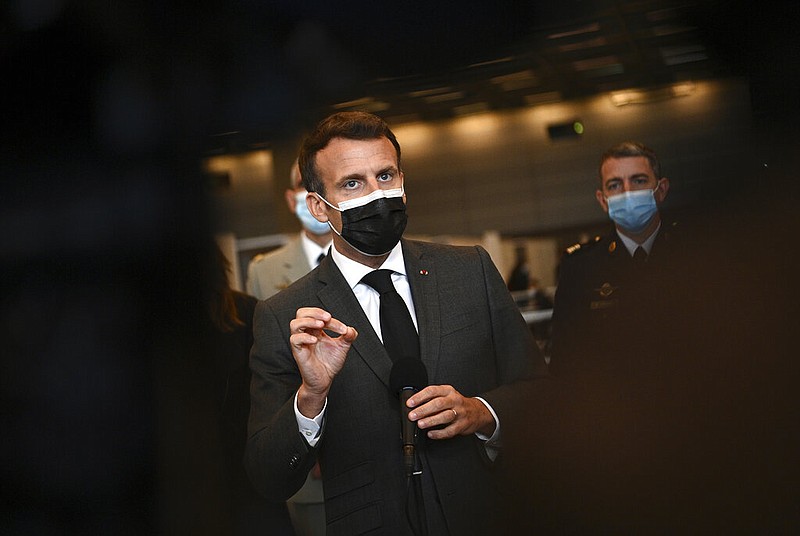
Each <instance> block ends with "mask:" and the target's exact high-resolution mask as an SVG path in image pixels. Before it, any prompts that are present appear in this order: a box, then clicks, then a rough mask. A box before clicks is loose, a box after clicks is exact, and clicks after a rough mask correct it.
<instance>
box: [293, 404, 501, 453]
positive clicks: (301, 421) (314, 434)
mask: <svg viewBox="0 0 800 536" xmlns="http://www.w3.org/2000/svg"><path fill="white" fill-rule="evenodd" d="M327 407H328V399H327V398H326V399H325V405H324V406H322V411H320V412H319V415H317V416H316V417H314V418H313V419H309V418H308V417H306V416H305V415H303V414H302V413H300V410H299V409H297V393H295V394H294V416H295V419H297V427H298V428H299V429H300V434H301V435H302V436H303V437H304V438H305V439H306V443H308V444H309V446H312V447H315V446H317V441H319V438H320V431H321V430H322V420H323V418H324V417H325V409H326V408H327ZM496 419H497V417H495V420H496Z"/></svg>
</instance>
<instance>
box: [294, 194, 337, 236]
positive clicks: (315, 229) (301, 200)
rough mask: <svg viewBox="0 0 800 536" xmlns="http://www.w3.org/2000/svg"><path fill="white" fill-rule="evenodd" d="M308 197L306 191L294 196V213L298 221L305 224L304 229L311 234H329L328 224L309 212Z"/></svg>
mask: <svg viewBox="0 0 800 536" xmlns="http://www.w3.org/2000/svg"><path fill="white" fill-rule="evenodd" d="M306 195H307V192H306V191H305V190H303V191H301V192H297V193H296V194H294V200H295V206H294V213H295V214H296V215H297V219H299V220H300V223H302V224H303V227H305V229H306V230H307V231H308V232H309V233H311V234H315V235H324V234H327V233H328V231H330V227H328V223H327V222H324V221H318V220H317V219H316V218H315V217H314V216H312V215H311V212H309V210H308V205H307V204H306Z"/></svg>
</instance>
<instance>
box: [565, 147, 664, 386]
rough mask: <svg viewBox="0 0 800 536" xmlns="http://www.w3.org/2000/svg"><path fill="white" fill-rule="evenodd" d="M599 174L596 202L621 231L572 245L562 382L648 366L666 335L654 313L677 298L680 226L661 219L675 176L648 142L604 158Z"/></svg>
mask: <svg viewBox="0 0 800 536" xmlns="http://www.w3.org/2000/svg"><path fill="white" fill-rule="evenodd" d="M599 175H600V185H599V188H598V189H597V191H596V193H595V197H596V199H597V202H598V203H599V205H600V207H601V208H602V209H603V210H604V211H605V212H606V213H607V214H608V216H609V217H610V218H611V220H612V221H613V222H614V230H613V231H612V232H611V233H609V234H608V235H607V236H605V237H602V238H601V237H596V238H595V239H594V240H592V241H590V242H589V243H587V244H581V245H575V246H572V247H570V248H568V249H567V251H566V253H565V255H564V257H563V259H562V262H561V266H560V270H559V282H558V288H557V292H556V299H555V309H554V312H553V340H552V349H551V363H550V365H551V372H553V373H555V374H557V375H559V376H562V377H563V376H567V377H569V376H570V375H571V374H573V373H576V374H581V375H586V374H591V375H594V374H598V373H601V372H602V373H614V374H620V373H621V374H628V373H631V372H634V371H636V370H638V369H639V368H640V367H642V366H646V365H647V363H646V360H645V359H643V352H644V353H647V350H648V349H652V347H653V344H654V342H655V341H656V340H658V338H659V336H660V334H661V333H663V326H661V325H659V324H658V323H657V322H655V316H654V315H658V314H659V313H660V312H661V311H663V310H664V308H665V302H664V300H665V299H666V298H668V294H669V293H674V292H673V291H674V289H670V288H669V285H668V284H667V281H665V280H664V279H663V278H664V277H668V276H669V274H670V272H669V271H667V270H666V269H665V268H666V264H667V263H669V262H671V261H672V260H673V259H674V254H675V251H674V238H673V235H674V231H675V226H674V224H667V223H666V222H662V219H661V213H660V211H659V208H660V206H661V204H662V203H663V202H664V200H665V199H666V197H667V193H668V192H669V179H667V178H666V177H664V176H662V174H661V166H660V163H659V161H658V158H657V157H656V154H655V153H654V152H653V151H652V150H651V149H649V148H648V147H646V146H644V145H642V144H641V143H636V142H624V143H621V144H619V145H616V146H614V147H612V148H611V149H609V150H608V151H607V152H606V153H605V154H604V155H603V156H602V158H601V161H600V170H599ZM664 291H668V292H664ZM603 371H604V372H603Z"/></svg>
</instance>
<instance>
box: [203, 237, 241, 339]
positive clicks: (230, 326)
mask: <svg viewBox="0 0 800 536" xmlns="http://www.w3.org/2000/svg"><path fill="white" fill-rule="evenodd" d="M214 249H215V251H214V259H213V261H212V262H211V265H210V268H211V270H210V274H209V275H210V277H209V281H208V283H209V284H210V288H209V299H208V314H209V316H210V317H211V323H212V324H214V326H215V327H216V328H217V329H218V330H220V331H221V332H223V333H230V332H232V331H233V330H234V329H236V328H237V327H241V326H244V325H245V323H244V322H242V320H241V319H240V318H239V313H238V312H237V310H236V302H235V301H234V299H233V290H232V289H231V288H230V285H229V284H228V272H229V271H230V269H231V264H230V262H229V261H228V259H227V257H225V254H224V253H222V250H221V249H220V248H219V246H216V247H215V248H214Z"/></svg>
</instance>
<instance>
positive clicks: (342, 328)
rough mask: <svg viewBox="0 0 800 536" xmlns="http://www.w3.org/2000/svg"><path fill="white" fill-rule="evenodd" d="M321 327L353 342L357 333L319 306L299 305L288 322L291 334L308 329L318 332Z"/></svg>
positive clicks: (307, 330)
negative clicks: (293, 316)
mask: <svg viewBox="0 0 800 536" xmlns="http://www.w3.org/2000/svg"><path fill="white" fill-rule="evenodd" d="M322 329H325V330H328V331H331V332H333V333H338V334H339V335H342V336H344V337H345V340H346V341H347V342H353V341H354V340H355V338H356V335H357V333H356V330H355V329H354V328H351V327H349V326H347V325H345V324H344V323H342V322H340V321H339V320H337V319H335V318H333V317H332V316H331V314H330V313H329V312H328V311H325V310H323V309H320V308H319V307H301V308H300V309H298V310H297V313H296V314H295V318H294V319H293V320H292V321H291V322H289V330H290V331H291V334H292V335H294V334H297V333H301V332H309V331H311V332H318V331H320V330H322ZM314 334H315V335H318V334H319V333H314Z"/></svg>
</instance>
